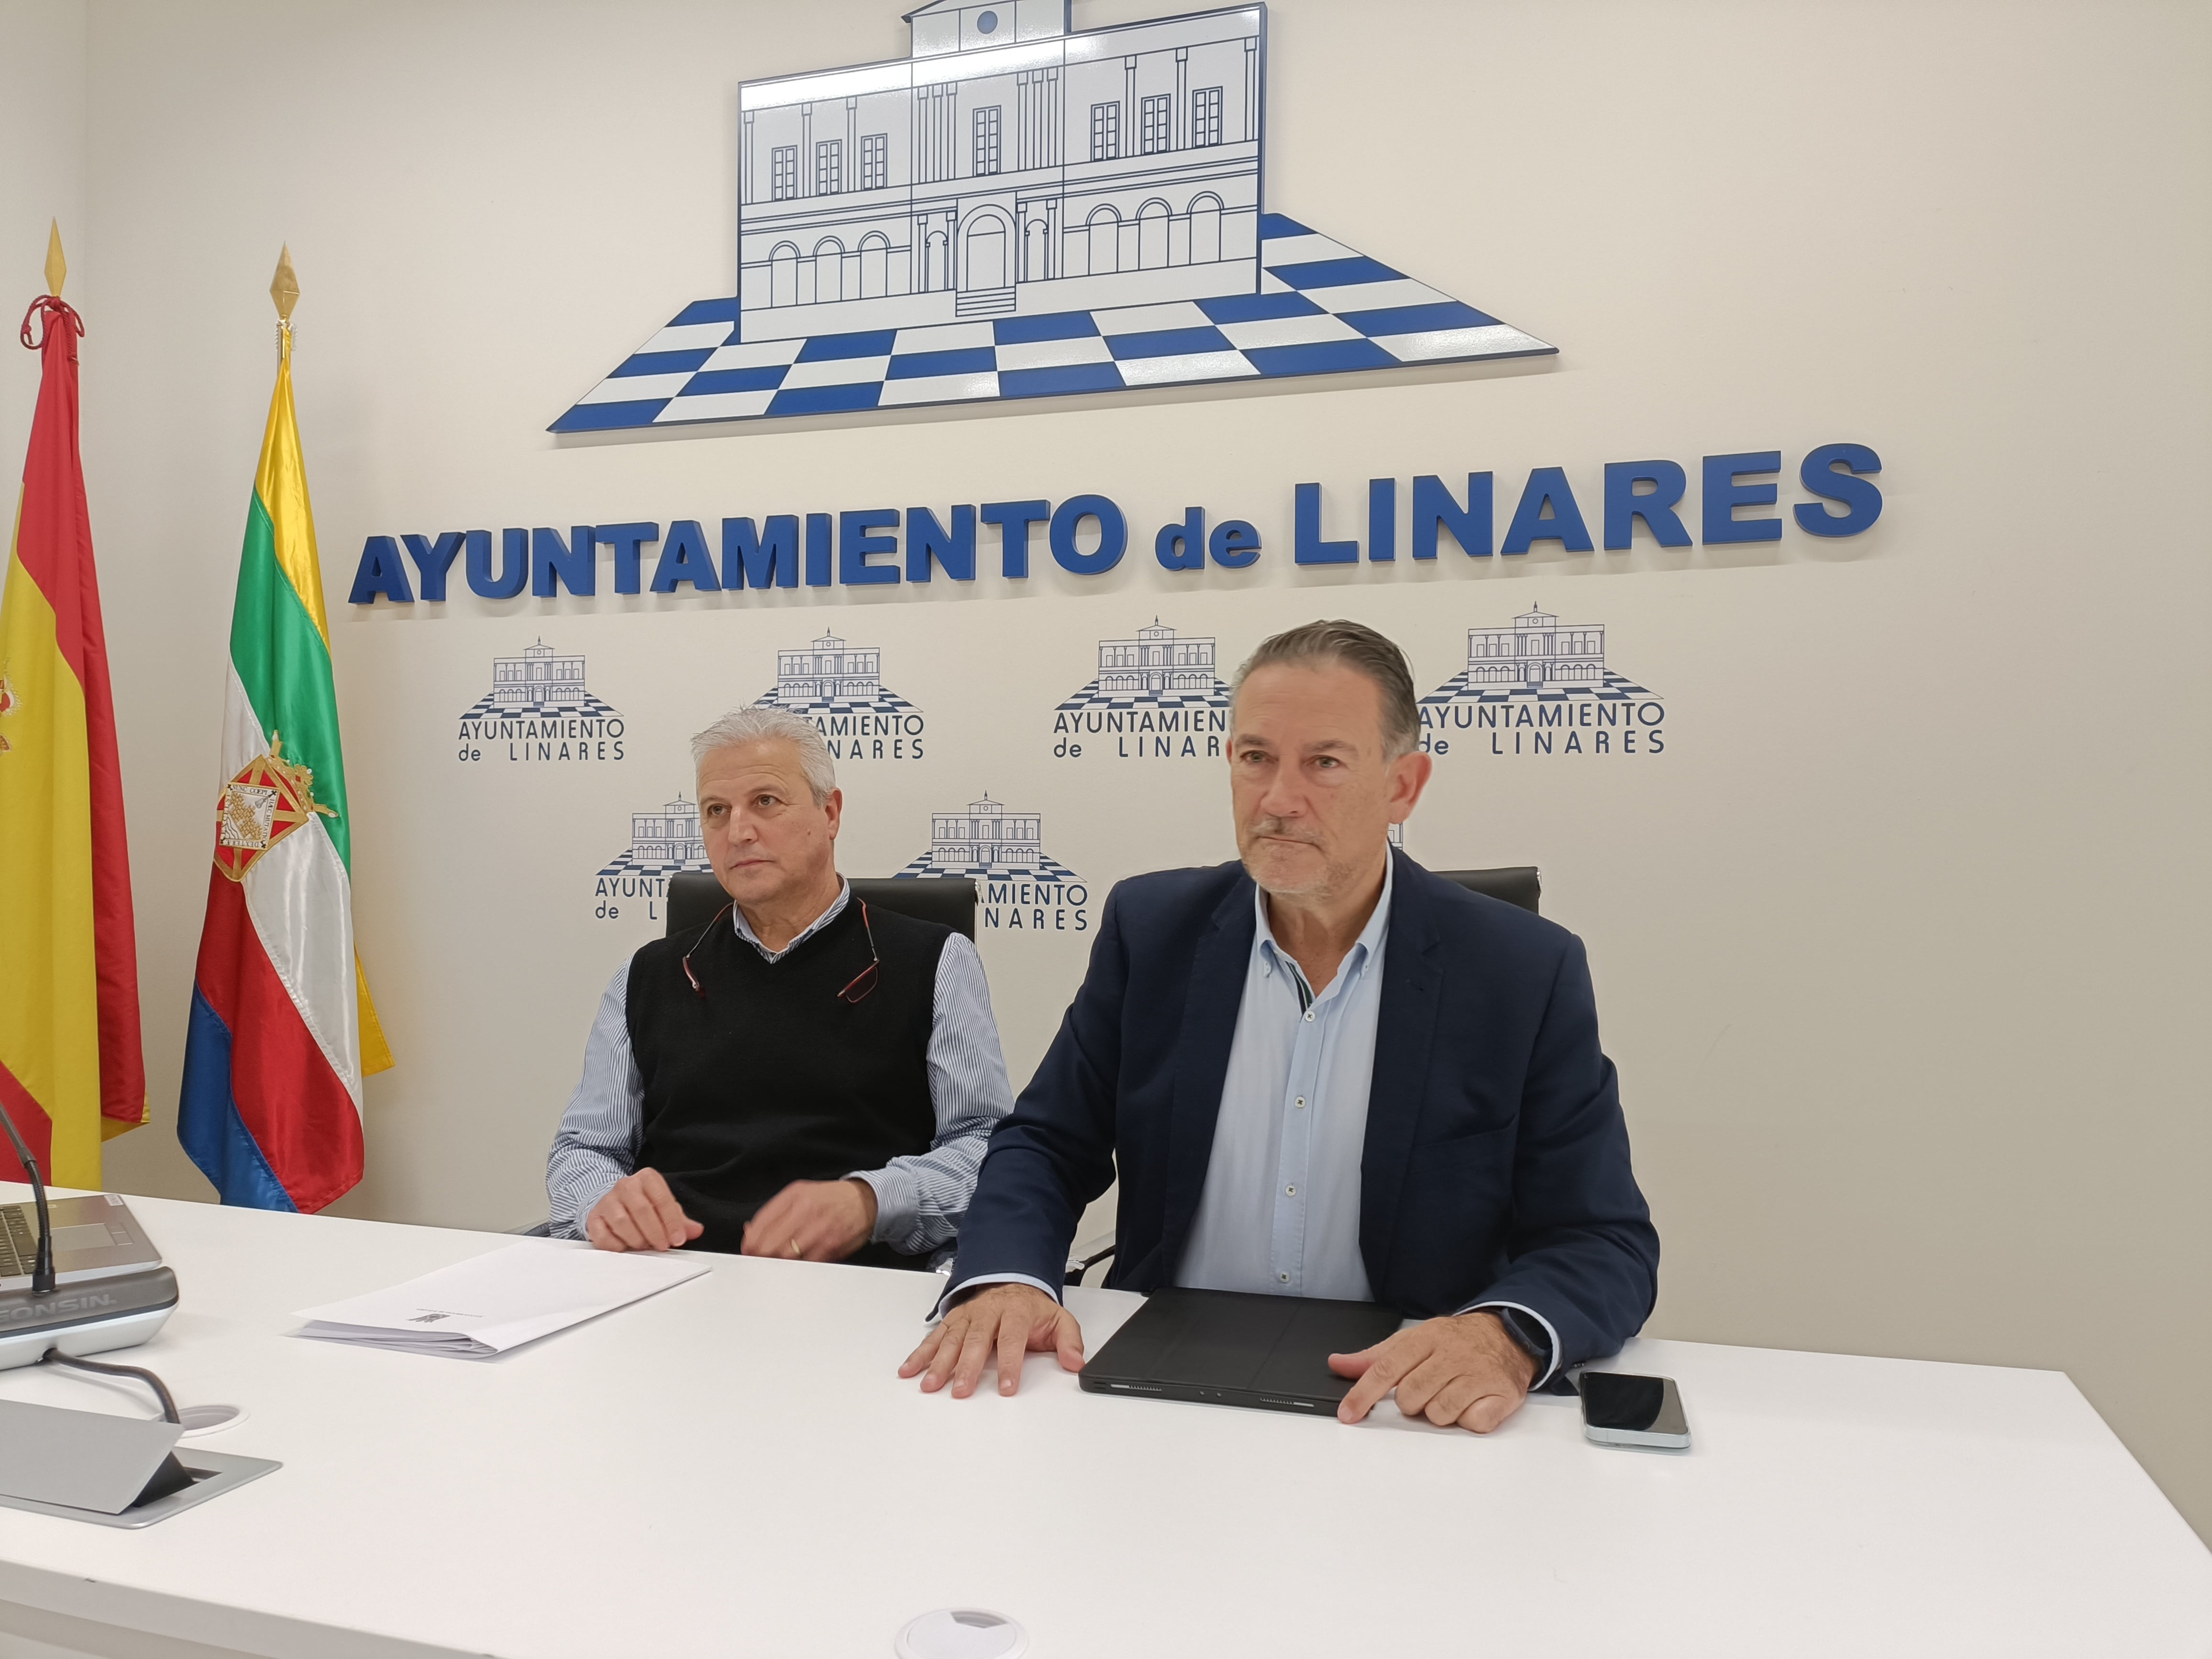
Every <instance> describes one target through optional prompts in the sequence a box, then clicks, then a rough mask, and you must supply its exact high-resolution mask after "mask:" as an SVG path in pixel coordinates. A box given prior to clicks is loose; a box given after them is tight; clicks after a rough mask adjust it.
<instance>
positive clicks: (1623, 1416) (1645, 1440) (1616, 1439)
mask: <svg viewBox="0 0 2212 1659" xmlns="http://www.w3.org/2000/svg"><path fill="white" fill-rule="evenodd" d="M1580 1387H1581V1389H1582V1395H1583V1433H1584V1434H1586V1435H1588V1436H1589V1437H1590V1438H1591V1439H1592V1440H1595V1441H1596V1442H1597V1443H1598V1444H1600V1445H1601V1446H1656V1447H1660V1448H1662V1449H1666V1450H1668V1451H1685V1450H1686V1449H1688V1448H1689V1444H1690V1425H1689V1420H1688V1419H1686V1418H1685V1417H1684V1416H1683V1415H1682V1391H1681V1390H1680V1389H1678V1388H1676V1387H1675V1386H1674V1378H1673V1377H1671V1376H1631V1375H1630V1374H1629V1373H1628V1372H1626V1371H1584V1372H1583V1374H1582V1381H1581V1384H1580Z"/></svg>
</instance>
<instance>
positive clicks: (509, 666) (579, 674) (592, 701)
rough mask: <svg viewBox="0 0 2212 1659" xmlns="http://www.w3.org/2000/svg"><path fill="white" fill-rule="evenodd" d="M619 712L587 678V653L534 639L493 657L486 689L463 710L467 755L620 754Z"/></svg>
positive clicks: (565, 757) (599, 757)
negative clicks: (569, 652)
mask: <svg viewBox="0 0 2212 1659" xmlns="http://www.w3.org/2000/svg"><path fill="white" fill-rule="evenodd" d="M622 757H623V718H622V716H621V715H620V714H617V713H616V712H615V711H614V709H613V708H611V707H610V706H609V705H608V704H607V703H605V702H602V701H601V700H600V699H599V698H598V697H595V696H592V694H591V692H590V691H589V690H586V687H585V684H584V659H582V658H581V657H574V656H562V655H561V654H560V653H557V652H556V651H555V650H554V648H553V647H551V646H550V645H548V644H546V643H545V641H544V640H542V639H541V640H539V641H538V642H537V643H536V644H535V645H532V646H529V647H526V648H525V649H524V651H523V653H522V654H521V655H520V656H519V657H494V658H493V659H491V690H489V691H488V692H486V693H485V694H484V695H483V696H482V697H481V698H479V699H477V702H475V703H474V704H473V705H471V707H470V708H469V709H468V711H467V712H466V713H465V714H463V715H462V716H461V731H460V738H459V756H458V758H459V759H461V760H464V761H485V760H495V761H551V762H556V763H557V762H561V761H618V760H620V759H621V758H622Z"/></svg>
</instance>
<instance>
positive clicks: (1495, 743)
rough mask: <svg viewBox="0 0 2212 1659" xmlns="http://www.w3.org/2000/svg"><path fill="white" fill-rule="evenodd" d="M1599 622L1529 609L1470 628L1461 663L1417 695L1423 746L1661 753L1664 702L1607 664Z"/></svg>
mask: <svg viewBox="0 0 2212 1659" xmlns="http://www.w3.org/2000/svg"><path fill="white" fill-rule="evenodd" d="M1605 650H1606V647H1605V625H1604V624H1603V623H1562V622H1561V621H1560V620H1559V617H1556V616H1554V615H1553V614H1552V613H1551V612H1550V611H1541V610H1537V609H1534V608H1533V607H1532V608H1531V609H1530V610H1529V611H1527V612H1526V613H1525V614H1523V615H1522V616H1518V617H1515V618H1514V619H1513V623H1512V626H1510V628H1474V629H1468V635H1467V666H1466V667H1465V668H1463V669H1462V670H1461V671H1459V672H1458V673H1456V674H1455V675H1453V676H1452V678H1449V679H1448V680H1446V681H1445V682H1444V683H1443V684H1442V685H1440V686H1438V687H1437V689H1436V690H1433V691H1431V692H1430V693H1429V695H1428V696H1425V697H1423V698H1422V699H1421V747H1422V748H1423V749H1424V750H1427V751H1428V752H1429V753H1431V754H1433V755H1439V756H1449V755H1463V754H1468V753H1470V752H1472V753H1479V754H1487V755H1658V754H1663V753H1665V752H1666V748H1667V734H1666V732H1665V731H1664V729H1663V727H1664V723H1665V721H1666V718H1667V706H1666V704H1665V703H1664V702H1662V701H1661V700H1660V696H1659V694H1658V693H1657V692H1656V691H1654V690H1650V688H1648V687H1646V686H1642V685H1638V684H1637V683H1636V682H1635V681H1633V680H1632V679H1630V678H1628V677H1627V676H1626V675H1625V674H1621V673H1618V672H1616V671H1614V670H1613V669H1611V668H1609V667H1607V665H1606V658H1605Z"/></svg>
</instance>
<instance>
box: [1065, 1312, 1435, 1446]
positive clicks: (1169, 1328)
mask: <svg viewBox="0 0 2212 1659" xmlns="http://www.w3.org/2000/svg"><path fill="white" fill-rule="evenodd" d="M1401 1323H1402V1321H1401V1319H1400V1317H1399V1316H1398V1312H1397V1310H1395V1308H1388V1307H1384V1306H1383V1304H1380V1303H1375V1302H1328V1301H1323V1300H1321V1299H1319V1298H1316V1297H1297V1296H1255V1295H1252V1294H1249V1293H1248V1292H1246V1291H1195V1290H1184V1289H1181V1288H1176V1289H1172V1290H1164V1291H1154V1292H1153V1293H1152V1296H1151V1297H1149V1298H1147V1300H1146V1303H1145V1305H1144V1306H1143V1307H1141V1308H1139V1309H1138V1310H1137V1311H1136V1312H1135V1313H1133V1314H1132V1315H1131V1316H1129V1320H1128V1322H1127V1324H1125V1325H1123V1326H1122V1327H1121V1329H1120V1330H1118V1331H1116V1332H1115V1333H1114V1334H1113V1336H1112V1338H1111V1339H1110V1340H1109V1341H1108V1342H1107V1344H1106V1346H1104V1347H1103V1348H1101V1349H1100V1350H1099V1351H1098V1352H1097V1354H1096V1355H1095V1356H1093V1357H1092V1358H1090V1359H1088V1360H1086V1361H1085V1362H1084V1366H1083V1370H1082V1371H1081V1372H1080V1373H1079V1376H1080V1379H1081V1382H1082V1384H1083V1386H1084V1387H1085V1389H1089V1390H1090V1391H1091V1393H1093V1394H1127V1395H1140V1396H1143V1395H1149V1396H1151V1397H1152V1398H1155V1399H1161V1400H1189V1401H1199V1402H1201V1403H1203V1404H1206V1405H1212V1406H1249V1407H1256V1408H1258V1409H1260V1410H1261V1411H1275V1412H1301V1413H1304V1414H1305V1415H1307V1416H1309V1417H1334V1415H1335V1414H1336V1408H1337V1406H1338V1404H1339V1403H1340V1401H1342V1400H1343V1399H1344V1396H1345V1395H1346V1394H1348V1393H1350V1392H1351V1389H1352V1379H1351V1378H1350V1377H1345V1376H1338V1375H1337V1374H1336V1373H1335V1372H1334V1371H1332V1370H1329V1368H1328V1357H1329V1355H1331V1354H1333V1353H1356V1352H1358V1351H1359V1350H1360V1349H1362V1348H1369V1347H1372V1346H1374V1345H1375V1344H1376V1343H1377V1342H1380V1341H1382V1340H1383V1338H1385V1337H1387V1336H1389V1335H1392V1334H1395V1332H1396V1330H1397V1329H1398V1327H1399V1326H1400V1324H1401Z"/></svg>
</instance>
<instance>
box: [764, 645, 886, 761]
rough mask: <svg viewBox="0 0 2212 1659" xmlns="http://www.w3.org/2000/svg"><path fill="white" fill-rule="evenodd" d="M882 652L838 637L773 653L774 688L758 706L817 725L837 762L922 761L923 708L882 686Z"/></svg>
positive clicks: (831, 755) (765, 694)
mask: <svg viewBox="0 0 2212 1659" xmlns="http://www.w3.org/2000/svg"><path fill="white" fill-rule="evenodd" d="M883 659H884V653H883V652H882V651H881V650H880V649H878V647H875V646H872V645H866V646H860V645H848V644H847V643H846V642H845V641H843V640H842V639H840V638H839V637H838V636H837V635H835V634H824V635H822V636H821V637H820V638H819V639H817V640H815V641H812V642H811V644H808V645H805V646H801V647H797V648H795V649H793V650H790V651H779V652H777V653H775V689H774V690H769V691H766V692H763V694H762V695H761V696H760V697H759V698H758V699H757V701H759V702H763V703H766V704H769V705H770V706H772V707H774V708H788V709H789V710H791V712H792V713H793V714H804V715H805V717H806V718H807V719H808V720H812V721H813V722H814V724H815V725H816V726H817V727H818V728H819V729H820V731H821V732H822V736H823V741H825V742H826V743H827V744H829V755H830V758H831V759H833V760H841V761H863V760H920V759H921V745H922V738H923V736H924V734H925V722H924V720H923V719H922V713H921V710H920V709H919V708H915V706H914V705H913V704H912V703H910V702H908V701H907V700H906V699H905V698H904V697H902V696H899V694H898V693H897V692H896V691H892V690H887V689H886V688H885V687H884V674H883Z"/></svg>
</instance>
